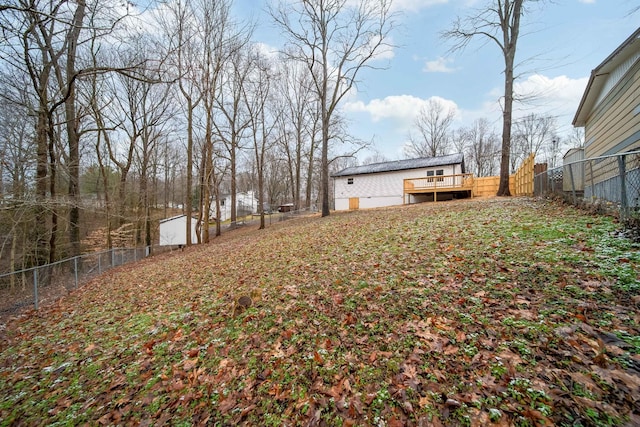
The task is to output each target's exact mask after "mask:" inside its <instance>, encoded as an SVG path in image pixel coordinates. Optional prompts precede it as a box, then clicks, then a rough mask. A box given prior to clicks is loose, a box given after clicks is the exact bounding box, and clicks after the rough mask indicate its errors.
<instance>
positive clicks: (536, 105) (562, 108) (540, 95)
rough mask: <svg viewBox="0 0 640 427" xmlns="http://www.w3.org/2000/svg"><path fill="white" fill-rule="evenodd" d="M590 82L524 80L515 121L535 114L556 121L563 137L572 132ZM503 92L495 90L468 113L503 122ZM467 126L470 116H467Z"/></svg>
mask: <svg viewBox="0 0 640 427" xmlns="http://www.w3.org/2000/svg"><path fill="white" fill-rule="evenodd" d="M588 80H589V78H588V77H581V78H577V79H572V78H570V77H567V76H557V77H548V76H544V75H542V74H533V75H531V76H529V77H528V78H526V79H525V80H521V81H516V83H515V84H514V88H513V89H514V94H515V96H516V98H517V99H518V100H519V102H516V103H514V106H513V117H514V119H517V118H519V117H523V116H525V115H527V114H531V113H535V114H539V115H545V116H553V117H555V118H556V124H557V125H558V131H559V132H560V134H563V133H568V132H571V130H572V125H571V122H572V121H573V117H574V116H575V113H576V111H577V109H578V105H579V104H580V100H581V99H582V94H583V93H584V90H585V88H586V86H587V82H588ZM502 91H503V89H502V88H495V89H493V90H492V91H491V92H490V93H489V94H488V100H487V102H485V104H484V105H483V106H482V108H481V109H478V110H477V111H475V112H468V113H469V115H474V116H476V117H487V118H489V119H490V120H491V119H495V120H496V122H500V121H501V120H502V119H501V118H500V114H501V109H500V104H502V102H500V101H498V100H502V96H503V92H502ZM465 122H467V114H465Z"/></svg>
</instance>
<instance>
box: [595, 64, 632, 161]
mask: <svg viewBox="0 0 640 427" xmlns="http://www.w3.org/2000/svg"><path fill="white" fill-rule="evenodd" d="M639 104H640V61H638V62H636V64H635V65H634V67H633V68H632V69H630V70H629V72H628V74H627V75H626V76H625V77H624V78H622V79H621V80H619V81H618V84H617V85H616V86H615V87H614V88H613V89H612V90H611V92H610V93H609V94H608V95H607V96H606V97H604V98H603V100H602V102H600V104H599V105H597V106H596V108H595V109H594V111H593V112H592V114H591V115H590V117H589V120H588V122H587V124H586V126H585V140H586V141H589V143H588V144H587V146H586V147H585V156H586V157H587V158H592V157H598V156H604V155H608V154H616V153H620V152H624V151H630V150H633V149H638V148H640V114H638V112H637V111H638V105H639Z"/></svg>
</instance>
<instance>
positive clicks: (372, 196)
mask: <svg viewBox="0 0 640 427" xmlns="http://www.w3.org/2000/svg"><path fill="white" fill-rule="evenodd" d="M429 170H432V171H434V173H435V171H436V170H443V171H444V172H443V174H444V175H453V174H457V173H461V166H460V165H459V164H458V165H446V166H436V167H430V168H422V169H413V170H402V171H393V172H380V173H373V174H362V175H352V176H340V177H336V178H334V179H335V181H334V185H335V209H336V210H348V209H349V199H351V198H358V199H359V203H358V206H359V208H360V209H367V208H375V207H385V206H396V205H402V204H403V203H404V180H405V179H408V178H423V177H426V176H427V171H429ZM349 180H353V181H352V182H353V184H349Z"/></svg>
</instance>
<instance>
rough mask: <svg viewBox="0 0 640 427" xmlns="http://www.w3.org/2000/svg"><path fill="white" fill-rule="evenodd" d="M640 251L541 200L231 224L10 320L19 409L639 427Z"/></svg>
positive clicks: (609, 229) (140, 420)
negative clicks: (248, 301) (258, 226)
mask: <svg viewBox="0 0 640 427" xmlns="http://www.w3.org/2000/svg"><path fill="white" fill-rule="evenodd" d="M638 249H639V248H638V246H637V245H634V244H633V243H632V242H630V241H628V240H626V239H625V238H623V237H620V236H619V235H618V233H616V223H615V222H614V221H613V220H612V219H611V218H608V217H599V216H590V215H588V214H585V213H584V212H581V211H578V210H575V209H573V208H571V207H566V206H561V205H557V204H554V203H550V202H547V201H537V200H533V199H526V198H520V199H489V200H468V201H461V202H451V203H441V204H423V205H415V206H410V207H400V208H394V209H382V210H373V211H360V212H351V213H340V214H335V215H332V216H330V217H327V218H319V217H313V218H306V219H301V220H297V221H290V222H285V223H282V224H278V226H274V227H272V228H269V229H267V230H246V229H245V230H243V231H241V232H239V233H230V234H229V235H227V236H225V237H224V238H222V239H219V240H216V241H214V242H213V243H212V244H209V245H206V246H203V247H192V248H189V249H188V250H185V252H183V253H172V254H167V255H163V256H158V257H155V258H151V259H146V260H143V261H141V262H139V263H137V264H134V265H129V266H125V267H122V268H118V269H115V270H112V271H110V272H108V273H107V274H105V275H103V276H101V277H100V278H98V279H96V280H94V281H93V282H91V283H89V284H88V285H86V286H84V287H83V288H81V289H80V290H78V291H77V292H74V293H72V294H71V295H70V296H69V297H67V298H65V299H64V300H61V301H60V302H59V303H58V304H56V305H55V306H50V307H45V308H43V309H41V310H40V311H39V312H37V313H31V314H29V315H27V316H24V317H20V318H17V319H15V320H14V321H12V322H10V323H9V324H8V325H7V328H6V330H5V331H3V334H2V337H3V341H2V349H1V350H2V351H1V353H0V393H1V394H0V396H2V402H1V403H0V420H1V422H2V424H3V425H8V424H24V425H38V424H47V425H60V424H65V425H68V424H74V425H75V424H82V423H89V424H92V425H95V424H103V425H114V424H115V425H160V424H163V423H171V424H172V425H239V424H240V425H242V424H246V425H274V426H276V425H347V426H349V425H388V426H399V425H486V424H488V423H494V425H513V424H516V425H545V424H548V425H551V424H553V423H555V424H558V425H623V424H625V423H631V424H640V413H639V412H638V408H639V399H640V356H639V353H640V332H639V331H640V315H639V314H638V305H639V303H640V298H639V296H638V295H639V289H640V281H639V277H638V266H639V264H640V253H639V251H638ZM250 295H252V296H253V297H254V298H253V299H254V301H253V304H252V306H251V307H249V308H248V309H246V310H237V313H235V315H234V301H236V300H237V299H238V298H239V297H240V296H250ZM257 295H259V296H257Z"/></svg>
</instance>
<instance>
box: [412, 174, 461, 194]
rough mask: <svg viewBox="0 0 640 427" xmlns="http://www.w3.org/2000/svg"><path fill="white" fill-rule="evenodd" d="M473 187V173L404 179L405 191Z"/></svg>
mask: <svg viewBox="0 0 640 427" xmlns="http://www.w3.org/2000/svg"><path fill="white" fill-rule="evenodd" d="M472 189H473V174H472V173H461V174H456V175H437V176H427V177H423V178H407V179H405V180H404V192H405V193H428V192H432V191H438V192H440V191H442V192H444V191H464V190H472Z"/></svg>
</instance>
